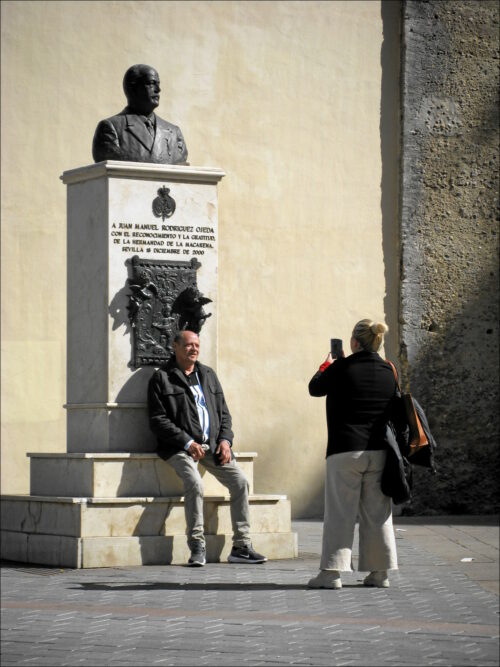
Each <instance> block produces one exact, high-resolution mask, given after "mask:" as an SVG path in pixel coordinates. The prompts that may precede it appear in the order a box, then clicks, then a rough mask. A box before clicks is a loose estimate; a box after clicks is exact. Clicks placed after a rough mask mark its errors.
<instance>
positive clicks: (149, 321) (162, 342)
mask: <svg viewBox="0 0 500 667" xmlns="http://www.w3.org/2000/svg"><path fill="white" fill-rule="evenodd" d="M130 265H131V269H132V277H131V278H129V279H128V281H127V283H128V287H129V289H130V296H129V305H128V307H127V309H128V315H129V320H130V325H131V327H132V331H133V341H132V344H133V364H134V366H135V367H136V368H137V367H139V366H158V365H160V364H161V363H162V362H164V361H166V360H167V359H168V358H169V357H170V355H171V354H172V352H173V347H172V342H173V339H174V337H175V334H176V333H177V332H178V331H180V330H182V329H189V330H190V331H194V332H195V333H199V332H200V330H201V327H202V326H203V325H204V323H205V321H206V320H207V319H208V318H209V317H210V316H211V313H206V312H205V310H204V308H203V306H205V305H206V304H208V303H211V299H208V298H207V297H204V296H203V294H201V292H200V291H199V289H198V287H197V284H196V272H197V270H198V269H199V268H200V266H201V264H200V262H198V260H197V259H195V258H193V259H191V260H189V261H186V262H182V261H174V260H159V259H158V260H146V259H141V258H139V257H138V256H137V255H135V256H134V257H132V258H131V260H130Z"/></svg>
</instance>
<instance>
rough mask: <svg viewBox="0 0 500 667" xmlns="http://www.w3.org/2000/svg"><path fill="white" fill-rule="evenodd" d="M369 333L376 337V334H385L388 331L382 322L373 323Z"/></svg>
mask: <svg viewBox="0 0 500 667" xmlns="http://www.w3.org/2000/svg"><path fill="white" fill-rule="evenodd" d="M370 331H371V332H372V333H373V334H375V336H376V335H377V334H385V333H386V332H387V331H388V328H387V327H386V325H385V324H383V322H374V323H373V324H372V325H371V326H370Z"/></svg>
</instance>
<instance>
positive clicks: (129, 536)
mask: <svg viewBox="0 0 500 667" xmlns="http://www.w3.org/2000/svg"><path fill="white" fill-rule="evenodd" d="M223 176H224V173H223V172H222V171H221V170H219V169H211V168H198V167H180V166H165V165H155V164H143V163H128V162H111V161H107V162H102V163H98V164H95V165H90V166H87V167H82V168H79V169H74V170H72V171H67V172H65V173H64V174H63V176H62V177H61V178H62V180H63V182H64V183H65V184H66V186H67V209H68V210H67V223H68V233H67V238H68V250H67V252H68V277H67V285H68V294H67V299H68V330H67V403H66V405H65V407H66V409H67V427H68V428H67V453H66V454H28V456H30V457H31V469H30V470H31V474H30V495H27V496H4V497H3V498H2V520H1V525H2V541H1V549H2V551H1V554H2V557H3V558H7V559H11V560H18V561H22V562H30V563H41V564H46V565H53V566H63V567H64V566H65V567H111V566H116V565H141V564H168V563H183V562H186V560H187V558H188V557H189V552H188V549H187V544H186V537H185V534H184V533H185V521H184V498H183V495H182V493H183V489H182V485H181V484H180V481H179V479H178V478H177V476H176V475H175V473H174V472H173V471H172V469H171V468H170V467H169V466H168V465H167V464H166V463H165V462H164V461H162V460H161V459H160V458H159V457H158V456H157V455H156V454H155V453H154V452H155V449H156V442H155V439H154V437H153V435H152V433H151V431H150V429H149V426H148V421H147V407H146V395H147V385H148V381H149V379H150V377H151V375H152V373H153V372H154V370H155V369H156V367H157V365H159V364H155V365H149V364H147V365H144V364H138V363H137V359H138V356H137V349H138V348H137V347H136V346H135V347H134V343H136V342H137V339H136V340H134V336H137V329H134V330H133V327H132V326H131V320H130V318H129V306H130V299H129V297H130V294H131V285H130V281H129V279H131V278H133V268H132V264H133V262H132V258H134V257H135V258H137V259H138V261H140V262H142V263H143V265H144V266H151V267H153V266H156V265H158V262H159V261H168V262H173V263H176V266H177V265H179V266H180V265H182V266H184V265H187V264H190V266H191V265H192V266H194V267H196V268H195V270H196V284H197V287H198V289H199V290H200V292H201V293H202V294H203V295H204V296H205V297H207V298H209V299H211V303H210V304H208V306H206V312H208V313H210V317H209V318H208V319H207V321H206V323H205V325H204V326H203V328H202V331H201V334H200V343H201V345H200V347H201V353H200V360H201V361H203V362H204V363H206V364H208V365H209V366H211V367H212V368H215V369H216V368H217V310H218V308H217V240H218V206H217V190H216V187H217V183H218V182H219V181H220V179H221V178H222V177H223ZM166 193H168V197H169V198H171V199H170V203H169V207H165V206H164V205H163V204H164V203H165V201H166V199H165V195H166ZM172 201H173V202H174V205H172V203H171V202H172ZM173 208H175V210H172V209H173ZM134 261H135V260H134ZM155 263H156V264H155ZM176 270H177V269H176ZM132 282H133V281H132ZM167 283H168V281H166V284H165V285H164V287H165V289H167V288H168V284H167ZM139 287H140V288H141V291H142V296H141V298H143V300H144V307H145V308H147V307H149V306H150V304H151V303H153V299H154V298H156V297H158V293H157V292H153V291H152V290H151V289H150V288H149V287H148V285H147V284H144V285H143V286H139ZM148 290H149V291H148ZM157 290H158V288H157ZM144 312H145V311H144ZM158 324H159V325H160V326H159V327H158V329H159V330H161V328H160V327H161V322H160V323H158ZM141 340H142V339H141ZM144 340H145V339H144ZM164 342H165V338H160V337H159V338H158V340H157V341H156V343H155V345H156V347H157V348H158V349H160V348H161V343H164ZM165 345H166V343H165ZM145 346H146V347H148V346H149V348H148V349H154V346H153V347H152V344H150V343H149V342H148V341H145ZM141 354H142V353H141ZM255 456H256V454H255V453H247V454H245V453H236V458H237V460H238V463H239V464H240V465H241V466H242V468H243V470H244V472H245V473H246V475H247V478H248V480H249V486H250V501H249V502H250V516H251V530H252V535H251V538H252V541H253V544H254V547H255V548H256V549H257V550H258V551H260V552H264V553H265V554H266V555H267V556H268V558H271V559H272V558H293V557H295V556H297V536H296V534H294V533H292V532H291V511H290V503H289V501H288V500H287V498H286V496H282V495H270V494H267V495H266V494H255V493H254V490H253V462H254V458H255ZM203 479H204V487H205V493H204V498H205V534H206V539H207V561H208V562H210V561H212V562H213V561H218V560H224V559H225V558H226V557H227V555H228V553H229V551H230V548H231V537H232V530H231V522H230V514H229V497H228V495H227V491H226V489H225V488H224V487H222V486H221V485H220V484H219V483H218V482H217V480H216V479H215V478H214V477H212V476H211V475H210V474H209V473H206V474H205V475H204V478H203Z"/></svg>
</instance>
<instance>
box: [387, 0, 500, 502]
mask: <svg viewBox="0 0 500 667" xmlns="http://www.w3.org/2000/svg"><path fill="white" fill-rule="evenodd" d="M403 13H404V16H403V52H402V64H403V73H402V96H403V99H402V114H403V118H402V174H401V250H402V276H401V277H402V282H401V295H400V298H401V312H400V326H401V328H400V341H401V362H402V377H403V380H404V384H405V385H406V386H410V388H411V390H412V392H413V394H414V395H415V396H416V397H417V398H418V399H419V400H420V402H421V403H422V404H423V406H424V408H425V409H426V412H427V414H428V416H429V418H430V422H431V428H432V431H433V433H434V435H435V437H436V440H437V441H438V445H439V450H438V456H437V463H438V466H439V474H438V475H437V476H435V477H432V476H430V475H429V474H428V473H427V471H423V470H422V469H420V470H416V473H417V475H416V482H415V487H416V488H415V499H414V502H413V504H412V506H411V507H410V508H405V510H403V511H410V512H415V513H424V512H427V513H428V512H432V511H435V512H440V513H455V512H458V513H464V512H467V513H488V512H495V511H498V495H497V491H496V489H497V478H498V407H499V404H498V219H499V218H498V208H497V205H498V18H499V17H498V14H499V7H498V3H497V2H496V1H492V2H490V1H489V0H486V1H485V0H483V1H482V2H466V1H463V2H462V1H458V2H457V1H456V0H453V1H442V0H439V1H431V2H420V1H419V2H413V1H408V2H406V3H405V4H404V6H403Z"/></svg>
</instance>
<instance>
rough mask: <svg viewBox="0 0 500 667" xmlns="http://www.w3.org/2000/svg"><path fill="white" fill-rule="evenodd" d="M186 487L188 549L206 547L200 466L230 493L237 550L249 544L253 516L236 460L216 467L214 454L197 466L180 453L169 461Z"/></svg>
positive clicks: (185, 504)
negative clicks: (250, 514)
mask: <svg viewBox="0 0 500 667" xmlns="http://www.w3.org/2000/svg"><path fill="white" fill-rule="evenodd" d="M167 463H169V464H170V465H171V466H172V468H173V469H174V470H175V472H176V473H177V474H178V475H179V477H180V478H181V479H182V482H183V484H184V512H185V515H186V534H187V542H188V546H189V548H190V549H191V550H192V549H193V548H194V547H195V546H199V545H200V544H201V545H202V546H203V548H205V535H204V530H203V480H202V478H201V475H200V473H199V472H198V465H202V466H204V467H205V468H206V469H207V470H208V471H209V472H210V473H211V474H212V475H213V476H214V477H216V478H217V479H218V480H219V482H220V483H221V484H223V485H224V486H226V487H227V488H228V490H229V493H230V496H231V501H230V508H231V523H232V526H233V545H234V546H235V547H242V546H248V545H249V544H250V537H249V532H250V517H249V509H248V481H247V478H246V477H245V475H244V473H243V472H242V470H241V469H240V468H238V466H237V465H236V462H235V461H234V459H232V460H231V461H230V462H229V463H226V464H225V465H223V466H218V465H215V462H214V460H213V457H212V453H211V452H207V454H206V455H205V457H204V458H203V459H201V460H200V462H199V464H196V463H195V462H194V461H193V459H192V458H191V457H190V456H189V454H188V453H187V452H185V451H181V452H177V453H176V454H173V455H172V456H171V457H170V458H168V459H167Z"/></svg>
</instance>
